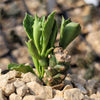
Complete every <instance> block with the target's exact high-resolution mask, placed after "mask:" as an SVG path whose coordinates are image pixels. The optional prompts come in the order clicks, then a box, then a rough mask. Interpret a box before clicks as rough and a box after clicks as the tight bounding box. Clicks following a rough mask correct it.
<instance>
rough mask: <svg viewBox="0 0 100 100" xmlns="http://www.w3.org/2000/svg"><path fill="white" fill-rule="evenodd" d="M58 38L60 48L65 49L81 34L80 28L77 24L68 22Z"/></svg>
mask: <svg viewBox="0 0 100 100" xmlns="http://www.w3.org/2000/svg"><path fill="white" fill-rule="evenodd" d="M61 32H63V33H61V37H60V46H61V47H63V49H65V48H66V47H67V46H68V45H69V43H70V42H72V41H73V40H74V39H75V38H76V37H77V36H78V35H79V34H80V32H81V26H80V24H79V23H75V22H69V23H68V24H66V25H65V27H63V29H62V31H61Z"/></svg>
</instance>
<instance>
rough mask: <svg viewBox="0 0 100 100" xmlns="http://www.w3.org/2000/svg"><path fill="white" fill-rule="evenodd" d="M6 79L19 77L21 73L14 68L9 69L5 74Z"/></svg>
mask: <svg viewBox="0 0 100 100" xmlns="http://www.w3.org/2000/svg"><path fill="white" fill-rule="evenodd" d="M6 76H7V79H9V80H10V79H14V78H17V77H21V73H20V72H18V71H15V70H12V71H9V72H8V73H7V74H6Z"/></svg>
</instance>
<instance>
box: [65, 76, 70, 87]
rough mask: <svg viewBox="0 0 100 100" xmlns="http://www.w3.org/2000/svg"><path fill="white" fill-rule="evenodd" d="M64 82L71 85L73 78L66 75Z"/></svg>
mask: <svg viewBox="0 0 100 100" xmlns="http://www.w3.org/2000/svg"><path fill="white" fill-rule="evenodd" d="M64 84H65V85H71V78H70V77H68V76H67V77H65V80H64Z"/></svg>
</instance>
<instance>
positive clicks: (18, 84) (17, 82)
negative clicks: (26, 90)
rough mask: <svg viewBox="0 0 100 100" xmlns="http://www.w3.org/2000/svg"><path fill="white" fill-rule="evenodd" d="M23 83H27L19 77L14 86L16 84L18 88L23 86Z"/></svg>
mask: <svg viewBox="0 0 100 100" xmlns="http://www.w3.org/2000/svg"><path fill="white" fill-rule="evenodd" d="M23 85H25V82H23V81H21V80H20V79H17V80H16V81H15V82H14V86H15V87H16V88H18V87H21V86H23Z"/></svg>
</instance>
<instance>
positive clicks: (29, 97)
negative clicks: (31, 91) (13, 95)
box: [23, 95, 45, 100]
mask: <svg viewBox="0 0 100 100" xmlns="http://www.w3.org/2000/svg"><path fill="white" fill-rule="evenodd" d="M23 100H45V99H44V98H43V97H39V96H34V95H26V96H25V97H24V98H23Z"/></svg>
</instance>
